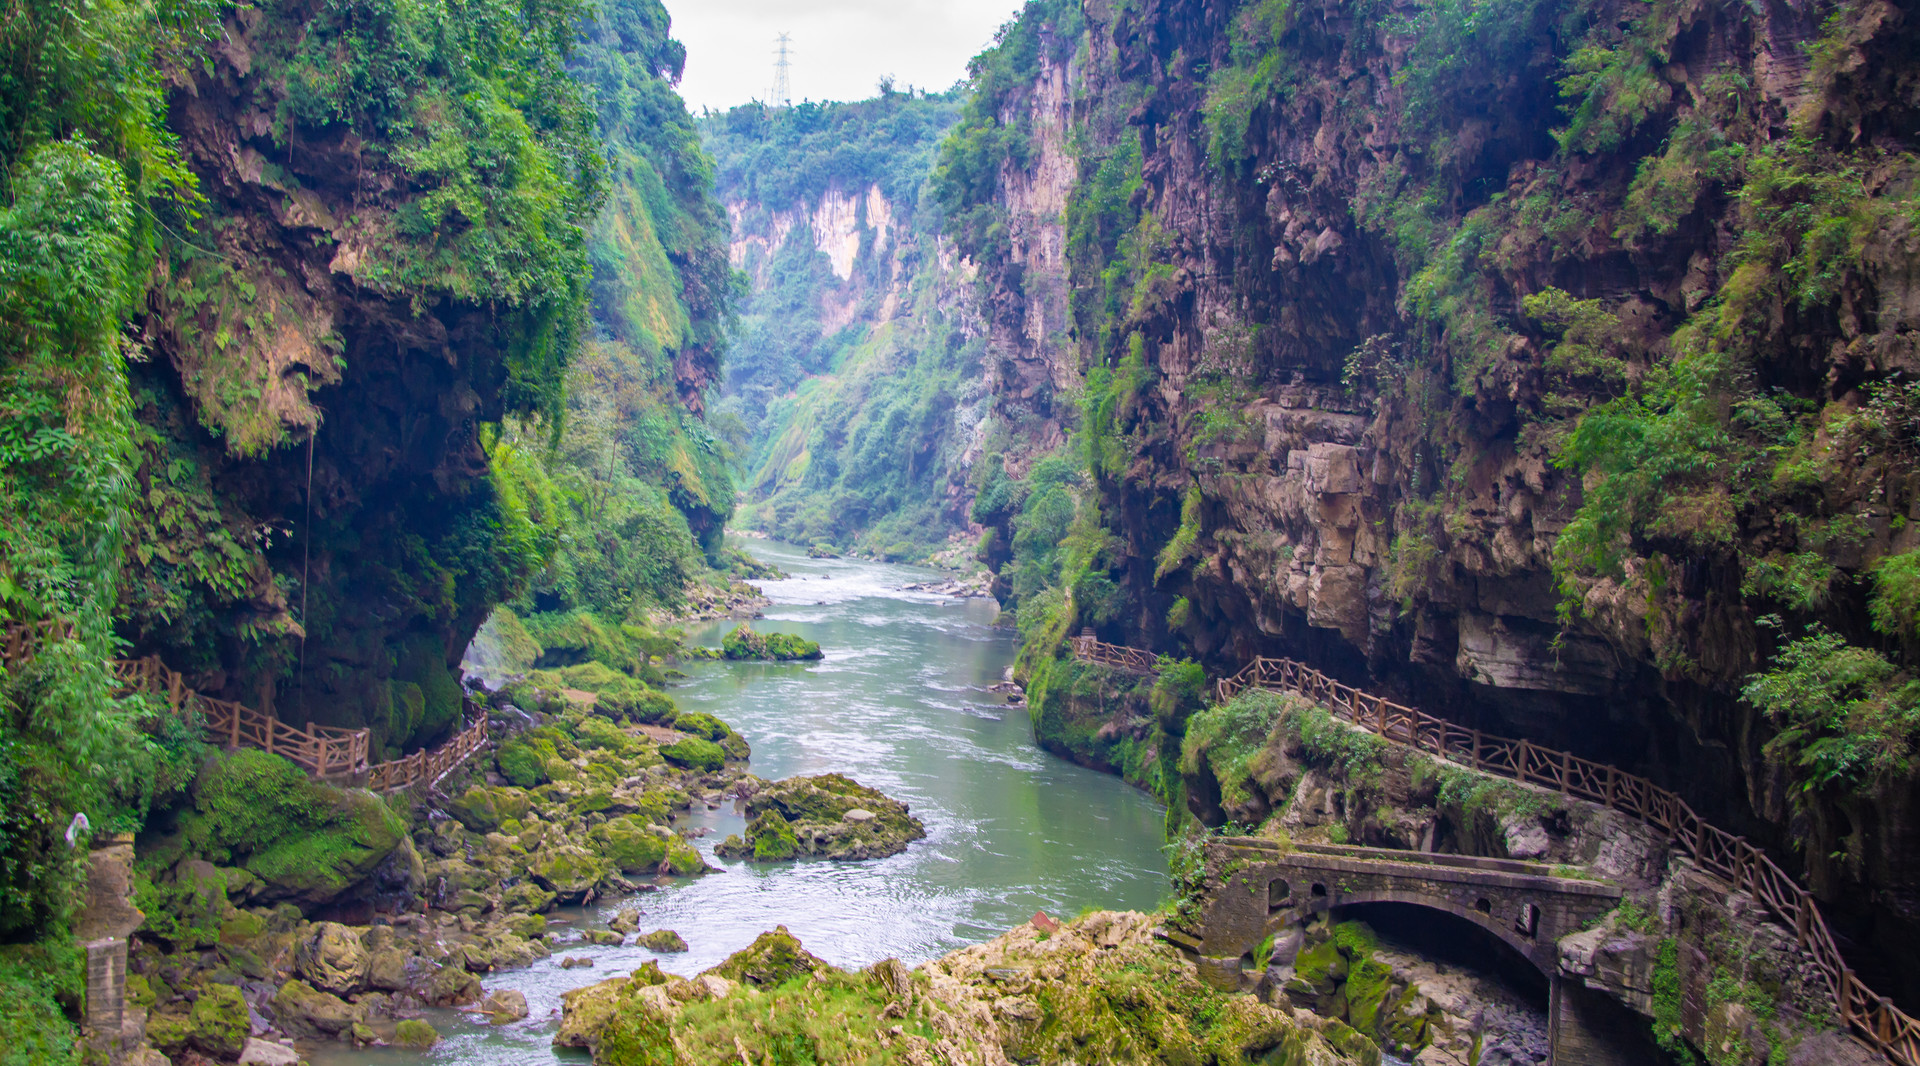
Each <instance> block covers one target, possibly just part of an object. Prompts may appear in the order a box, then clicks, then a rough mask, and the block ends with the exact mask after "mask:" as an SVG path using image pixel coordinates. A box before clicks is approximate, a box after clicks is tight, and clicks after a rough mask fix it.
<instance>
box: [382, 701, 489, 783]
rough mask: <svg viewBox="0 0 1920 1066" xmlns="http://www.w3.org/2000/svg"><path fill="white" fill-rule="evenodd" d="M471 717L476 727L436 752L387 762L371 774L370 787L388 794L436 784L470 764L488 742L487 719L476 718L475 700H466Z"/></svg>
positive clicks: (462, 732) (465, 731)
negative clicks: (455, 769)
mask: <svg viewBox="0 0 1920 1066" xmlns="http://www.w3.org/2000/svg"><path fill="white" fill-rule="evenodd" d="M462 702H463V703H464V705H465V708H466V710H467V712H468V714H469V715H473V717H472V721H473V724H472V725H470V726H468V727H467V728H466V729H464V730H462V731H461V732H459V733H458V734H456V735H455V736H454V737H453V739H451V740H449V741H447V742H446V743H445V744H442V745H440V746H439V747H437V748H435V749H433V750H432V751H416V752H414V753H413V754H412V755H408V756H406V757H405V758H401V759H395V760H393V761H392V762H383V763H380V764H379V765H377V766H374V767H372V768H370V769H369V770H368V771H367V787H368V788H370V789H372V790H374V791H375V792H387V791H390V790H392V789H396V788H406V787H408V786H409V785H415V784H420V783H423V782H424V783H425V784H428V785H435V784H438V783H439V782H440V779H441V778H443V777H445V776H447V774H448V773H449V772H450V771H451V770H452V769H453V768H454V767H456V766H458V765H460V764H461V763H463V762H466V761H467V757H468V756H470V755H472V754H473V753H474V752H476V751H479V750H480V749H481V748H482V747H485V746H486V743H487V716H486V715H485V714H484V713H481V714H477V715H474V711H475V708H474V706H473V704H472V702H471V701H464V700H463V701H462Z"/></svg>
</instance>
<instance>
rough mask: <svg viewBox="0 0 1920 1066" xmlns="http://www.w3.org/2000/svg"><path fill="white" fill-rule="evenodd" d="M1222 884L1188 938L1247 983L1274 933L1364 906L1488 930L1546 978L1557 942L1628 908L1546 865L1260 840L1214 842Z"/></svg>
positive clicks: (1216, 874) (1214, 869) (1612, 890)
mask: <svg viewBox="0 0 1920 1066" xmlns="http://www.w3.org/2000/svg"><path fill="white" fill-rule="evenodd" d="M1207 869H1208V870H1209V871H1210V872H1211V874H1212V876H1211V880H1212V887H1211V889H1210V891H1209V892H1208V894H1207V895H1206V896H1205V897H1204V898H1203V900H1202V901H1201V905H1200V911H1199V914H1198V917H1197V922H1196V923H1195V927H1196V928H1197V930H1198V935H1197V936H1195V937H1192V938H1184V939H1183V938H1179V937H1176V939H1183V942H1184V943H1186V946H1188V947H1190V948H1191V949H1193V950H1194V951H1195V952H1196V953H1197V954H1199V955H1200V956H1201V957H1202V958H1203V959H1207V960H1211V964H1210V965H1209V966H1208V967H1207V969H1209V970H1212V971H1214V972H1216V973H1219V974H1220V975H1221V983H1222V984H1237V983H1238V976H1237V975H1238V966H1237V962H1236V960H1239V959H1241V958H1243V957H1245V956H1247V955H1248V954H1250V953H1251V952H1252V951H1253V950H1254V948H1255V947H1256V946H1257V945H1259V943H1260V942H1261V941H1262V940H1264V939H1266V937H1267V936H1268V935H1269V934H1277V933H1279V932H1281V931H1283V930H1285V929H1287V928H1288V927H1290V926H1293V925H1295V924H1297V923H1299V922H1302V921H1304V920H1305V919H1307V918H1309V917H1311V916H1312V915H1315V914H1319V913H1323V912H1325V911H1327V910H1330V909H1332V908H1334V907H1341V906H1346V905H1349V904H1355V903H1408V904H1413V905H1416V906H1421V907H1427V908H1429V909H1432V910H1439V911H1445V912H1447V913H1449V914H1452V915H1455V916H1457V917H1459V918H1462V919H1465V920H1466V921H1469V922H1472V923H1474V924H1475V925H1478V926H1480V927H1481V928H1483V929H1485V930H1487V931H1488V932H1489V933H1491V934H1493V935H1494V936H1496V937H1498V938H1499V939H1500V940H1502V941H1503V942H1505V943H1506V944H1507V945H1508V946H1510V947H1512V948H1513V949H1514V950H1515V951H1516V952H1518V953H1519V954H1520V955H1521V956H1523V957H1524V958H1526V959H1527V961H1529V962H1531V963H1533V965H1534V966H1535V967H1536V968H1538V969H1539V970H1540V972H1541V973H1543V974H1546V975H1549V976H1551V975H1553V974H1554V973H1555V971H1556V968H1557V966H1558V961H1559V950H1558V948H1557V946H1556V943H1555V942H1556V941H1558V940H1559V938H1560V937H1562V936H1565V935H1567V934H1568V933H1574V932H1578V931H1580V930H1581V929H1583V928H1585V927H1586V926H1587V925H1588V924H1590V923H1591V922H1592V921H1594V920H1595V919H1597V918H1599V917H1600V916H1601V915H1603V914H1605V913H1606V912H1608V911H1610V910H1612V909H1613V908H1614V906H1615V905H1616V904H1618V903H1619V901H1620V896H1621V890H1620V889H1619V888H1618V887H1616V886H1614V885H1611V884H1607V883H1606V882H1602V881H1593V880H1587V879H1584V878H1574V877H1565V876H1560V875H1559V874H1557V873H1556V872H1555V870H1554V868H1553V867H1551V866H1547V865H1544V864H1541V863H1529V862H1516V861H1513V860H1509V859H1484V858H1474V857H1470V856H1462V855H1436V854H1430V853H1424V852H1406V851H1392V850H1388V849H1382V848H1360V847H1346V846H1339V845H1331V844H1296V845H1292V846H1287V845H1282V844H1279V843H1276V842H1273V841H1266V840H1260V839H1258V838H1252V837H1244V838H1243V837H1225V838H1221V839H1218V840H1213V841H1209V842H1208V843H1207Z"/></svg>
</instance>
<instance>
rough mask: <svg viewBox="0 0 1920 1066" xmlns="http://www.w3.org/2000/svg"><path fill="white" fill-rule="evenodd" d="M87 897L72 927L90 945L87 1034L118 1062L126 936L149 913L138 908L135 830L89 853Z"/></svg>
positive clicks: (93, 1044) (124, 999)
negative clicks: (135, 897)
mask: <svg viewBox="0 0 1920 1066" xmlns="http://www.w3.org/2000/svg"><path fill="white" fill-rule="evenodd" d="M87 860H88V861H87V902H86V905H85V906H84V907H82V908H81V909H80V911H79V912H78V913H77V914H75V915H74V921H73V931H74V933H75V935H76V937H77V939H78V940H79V941H80V943H81V944H82V945H84V946H85V947H86V949H87V1009H86V1040H87V1043H88V1045H89V1046H91V1047H93V1048H95V1049H96V1050H98V1051H99V1052H100V1053H102V1054H103V1055H105V1056H106V1058H107V1061H108V1062H115V1063H117V1062H119V1061H120V1055H121V1052H122V1051H123V1050H124V1049H123V1048H122V1046H121V1044H122V1040H123V1039H124V1037H123V1029H124V1027H125V1022H126V1006H127V937H128V935H129V934H131V933H132V932H133V931H134V930H135V929H138V928H139V927H140V923H141V922H142V921H144V920H145V919H146V915H144V914H141V913H140V912H139V910H137V909H135V907H134V906H133V903H132V902H131V898H130V897H131V896H132V895H133V836H132V835H131V834H128V833H122V834H119V835H118V836H114V837H110V838H108V840H107V841H106V843H105V844H104V845H103V846H101V847H98V848H95V849H94V850H93V852H92V853H91V854H89V855H88V856H87Z"/></svg>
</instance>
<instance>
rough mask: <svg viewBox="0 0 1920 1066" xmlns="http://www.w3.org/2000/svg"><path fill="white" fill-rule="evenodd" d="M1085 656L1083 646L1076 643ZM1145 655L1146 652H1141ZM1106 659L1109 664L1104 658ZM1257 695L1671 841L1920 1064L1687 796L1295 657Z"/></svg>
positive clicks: (1811, 907) (1260, 684)
mask: <svg viewBox="0 0 1920 1066" xmlns="http://www.w3.org/2000/svg"><path fill="white" fill-rule="evenodd" d="M1074 650H1075V653H1076V654H1078V653H1079V650H1080V648H1079V644H1078V642H1076V644H1075V649H1074ZM1136 654H1139V655H1144V654H1146V653H1145V652H1136ZM1095 661H1104V660H1095ZM1249 688H1266V689H1278V690H1282V691H1288V692H1294V693H1298V694H1299V695H1302V696H1305V697H1306V698H1308V699H1310V700H1313V701H1314V702H1316V703H1319V704H1321V705H1322V706H1324V707H1326V708H1327V709H1328V710H1329V711H1330V712H1332V713H1333V715H1334V716H1335V717H1338V718H1341V719H1344V720H1346V721H1348V722H1351V723H1353V724H1354V725H1356V726H1359V727H1360V728H1362V729H1365V730H1367V731H1369V732H1372V733H1376V734H1378V735H1380V736H1381V737H1384V738H1385V739H1387V740H1389V741H1392V742H1393V743H1396V744H1404V745H1407V746H1409V747H1412V748H1413V749H1415V750H1416V751H1423V752H1427V753H1429V754H1432V755H1436V756H1438V757H1440V758H1443V759H1446V760H1448V761H1450V762H1456V763H1459V764H1460V765H1462V766H1467V767H1471V768H1472V769H1475V770H1479V771H1482V772H1484V773H1489V774H1495V775H1497V776H1500V777H1506V778H1511V779H1513V780H1515V781H1522V782H1525V783H1527V784H1532V785H1542V786H1545V787H1547V788H1551V789H1555V790H1557V791H1560V792H1563V793H1565V794H1567V795H1569V796H1575V797H1578V798H1580V799H1584V800H1589V801H1591V802H1594V803H1599V804H1603V805H1604V806H1606V807H1609V808H1611V809H1613V810H1616V811H1619V812H1620V813H1622V814H1625V815H1628V816H1629V817H1632V818H1637V819H1639V820H1640V821H1642V822H1645V823H1646V824H1647V825H1650V826H1652V827H1654V828H1655V829H1658V830H1659V831H1661V832H1662V833H1664V834H1666V836H1667V838H1668V839H1669V840H1671V841H1672V842H1673V844H1674V846H1675V847H1677V848H1679V849H1680V850H1681V851H1683V852H1686V853H1687V854H1688V855H1691V856H1692V857H1693V860H1694V862H1696V863H1698V864H1699V865H1700V866H1701V867H1702V868H1704V869H1707V870H1711V871H1712V872H1714V873H1715V874H1718V875H1719V876H1721V877H1724V878H1726V879H1727V880H1728V881H1729V882H1731V883H1732V884H1733V887H1734V889H1735V890H1736V891H1738V890H1745V891H1746V892H1747V893H1749V894H1750V895H1752V896H1753V898H1755V899H1757V900H1759V901H1760V903H1761V904H1763V905H1764V906H1765V907H1766V909H1767V912H1768V914H1769V915H1770V916H1771V917H1772V918H1774V919H1775V920H1777V921H1778V922H1779V923H1780V924H1781V925H1783V926H1784V927H1786V928H1788V929H1791V930H1793V933H1794V937H1795V939H1796V940H1797V941H1798V942H1799V944H1800V945H1801V947H1802V948H1804V949H1805V950H1806V951H1807V953H1808V955H1809V956H1810V957H1811V958H1812V959H1813V961H1814V963H1815V965H1816V966H1817V967H1818V968H1819V970H1820V972H1821V973H1822V974H1824V975H1825V976H1826V979H1827V981H1828V982H1829V985H1830V988H1831V991H1832V993H1833V1001H1834V1006H1835V1008H1836V1012H1837V1014H1838V1016H1839V1019H1840V1022H1841V1024H1842V1025H1843V1026H1844V1027H1845V1028H1847V1029H1850V1030H1851V1031H1852V1032H1853V1033H1854V1034H1855V1035H1857V1036H1859V1037H1860V1038H1861V1039H1863V1040H1864V1041H1866V1043H1867V1044H1869V1045H1871V1046H1872V1047H1874V1048H1876V1049H1878V1050H1879V1051H1880V1052H1881V1053H1882V1054H1884V1055H1885V1056H1886V1057H1887V1058H1888V1059H1889V1060H1890V1061H1892V1062H1895V1063H1898V1064H1900V1066H1920V1021H1916V1020H1915V1019H1914V1018H1913V1017H1911V1016H1910V1015H1908V1014H1907V1013H1906V1012H1904V1011H1902V1010H1900V1008H1898V1007H1896V1006H1894V1005H1893V1003H1892V1002H1891V1001H1890V1000H1888V999H1887V998H1886V997H1885V996H1881V995H1878V994H1876V993H1875V992H1874V991H1873V990H1872V989H1869V988H1868V987H1867V986H1866V985H1865V984H1864V983H1862V982H1861V980H1860V978H1858V977H1857V976H1855V975H1854V972H1853V970H1852V969H1851V968H1849V967H1848V966H1847V963H1846V960H1845V959H1844V958H1842V956H1841V954H1840V949H1839V946H1838V945H1837V944H1836V943H1835V942H1834V939H1833V933H1832V932H1831V931H1830V930H1828V928H1827V923H1826V920H1825V919H1824V918H1822V917H1821V916H1820V908H1819V907H1818V906H1817V905H1816V904H1815V902H1814V899H1813V895H1812V894H1811V893H1809V892H1808V891H1807V890H1806V889H1804V888H1801V887H1800V885H1799V884H1798V883H1797V882H1796V881H1795V880H1794V879H1793V877H1792V876H1791V875H1789V874H1788V873H1787V872H1786V871H1785V870H1782V869H1781V868H1780V867H1779V866H1778V865H1777V864H1776V863H1775V862H1774V861H1773V860H1772V859H1771V858H1769V857H1768V856H1767V854H1766V853H1765V852H1763V851H1761V850H1760V849H1759V848H1757V847H1754V846H1753V845H1752V844H1750V843H1748V842H1747V841H1746V840H1745V839H1744V838H1741V837H1737V836H1734V835H1733V834H1732V833H1728V832H1726V831H1725V830H1722V829H1718V828H1716V827H1714V826H1711V825H1708V824H1707V823H1706V822H1705V821H1703V820H1701V818H1700V816H1699V815H1698V814H1695V813H1694V811H1693V808H1692V807H1690V806H1688V805H1687V802H1686V801H1685V800H1683V799H1681V798H1680V797H1679V796H1678V795H1675V794H1674V793H1672V792H1669V791H1667V790H1666V789H1664V788H1661V787H1659V786H1658V785H1655V784H1654V783H1653V782H1651V781H1648V780H1647V779H1646V778H1643V777H1638V776H1635V775H1633V774H1629V773H1626V772H1624V771H1621V770H1618V769H1616V768H1614V767H1612V766H1608V765H1606V764H1605V763H1597V762H1593V761H1591V760H1588V759H1582V758H1580V757H1579V756H1577V755H1574V754H1571V753H1570V752H1564V751H1555V750H1553V749H1551V748H1544V747H1540V746H1538V745H1535V744H1532V743H1530V742H1528V741H1525V740H1513V739H1511V738H1508V737H1499V736H1493V735H1490V734H1487V733H1482V732H1481V731H1480V730H1478V729H1466V728H1463V727H1461V726H1457V725H1455V724H1453V723H1452V722H1449V721H1447V720H1445V719H1443V718H1436V717H1434V716H1433V715H1430V714H1427V713H1425V712H1423V711H1418V710H1415V709H1414V708H1412V707H1406V706H1402V705H1401V704H1398V703H1394V702H1393V701H1391V700H1388V699H1384V698H1382V697H1380V696H1375V695H1372V694H1370V693H1366V692H1362V691H1360V690H1359V689H1356V688H1354V687H1353V686H1351V685H1344V684H1341V683H1340V682H1338V681H1335V680H1334V679H1333V678H1331V677H1328V676H1327V675H1325V674H1323V673H1321V672H1320V671H1318V670H1315V669H1313V668H1312V667H1309V666H1306V665H1303V664H1301V663H1297V662H1294V661H1293V660H1291V659H1268V658H1259V659H1255V660H1254V661H1253V662H1251V663H1248V664H1247V666H1246V667H1245V668H1244V669H1242V670H1241V671H1240V672H1239V673H1237V674H1235V675H1233V676H1232V677H1227V678H1221V679H1220V680H1219V681H1217V682H1216V683H1215V686H1214V691H1215V692H1216V694H1217V695H1218V696H1219V698H1220V700H1221V701H1222V702H1224V701H1226V700H1229V699H1231V698H1233V697H1234V696H1235V695H1237V694H1239V693H1240V692H1243V691H1245V690H1247V689H1249Z"/></svg>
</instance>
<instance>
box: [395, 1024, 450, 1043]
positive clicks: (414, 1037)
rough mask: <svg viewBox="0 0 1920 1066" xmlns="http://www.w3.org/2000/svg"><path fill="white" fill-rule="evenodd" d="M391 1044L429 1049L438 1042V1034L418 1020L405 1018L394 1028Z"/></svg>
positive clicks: (431, 1027)
mask: <svg viewBox="0 0 1920 1066" xmlns="http://www.w3.org/2000/svg"><path fill="white" fill-rule="evenodd" d="M393 1042H394V1043H396V1044H399V1045H400V1046H401V1047H415V1048H429V1047H432V1046H433V1045H435V1044H438V1043H439V1042H440V1033H439V1031H438V1030H436V1029H434V1027H433V1026H431V1025H428V1024H427V1023H426V1022H423V1021H421V1020H419V1019H418V1018H407V1019H405V1020H403V1021H401V1022H400V1024H399V1025H396V1026H394V1029H393Z"/></svg>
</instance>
